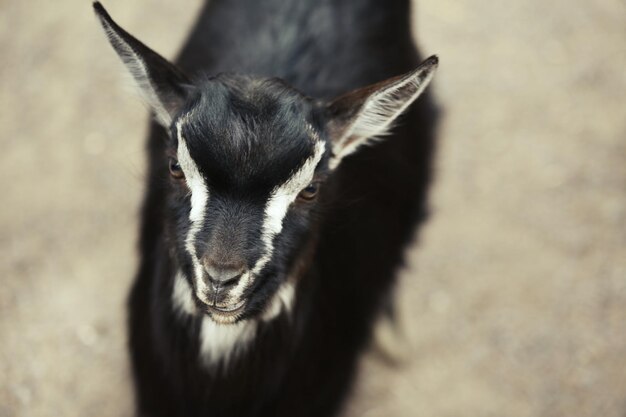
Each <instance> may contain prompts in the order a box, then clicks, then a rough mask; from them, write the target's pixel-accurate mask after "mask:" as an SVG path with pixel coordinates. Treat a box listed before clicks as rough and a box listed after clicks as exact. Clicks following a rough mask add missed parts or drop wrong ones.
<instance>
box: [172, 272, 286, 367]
mask: <svg viewBox="0 0 626 417" xmlns="http://www.w3.org/2000/svg"><path fill="white" fill-rule="evenodd" d="M192 291H193V289H192V288H191V285H190V284H189V282H188V281H187V279H186V278H185V277H184V275H183V273H182V272H181V271H178V273H177V274H176V276H175V277H174V285H173V287H172V304H173V308H174V312H175V313H176V314H177V315H178V316H180V317H182V318H184V319H187V318H190V317H199V318H201V320H202V324H201V329H200V335H199V337H200V340H199V342H200V362H201V363H202V365H204V366H206V367H214V366H215V365H217V364H218V363H222V364H224V365H225V366H228V363H229V362H230V361H231V360H232V359H233V358H235V357H236V356H237V355H238V354H240V353H241V352H243V351H245V349H246V348H247V347H248V345H249V344H250V343H251V342H252V341H253V340H254V337H255V336H256V332H257V327H258V325H259V321H260V320H262V321H264V322H270V321H272V320H274V319H276V318H277V317H278V316H280V314H281V313H282V312H283V311H285V312H287V313H288V314H289V313H291V311H292V309H293V303H294V300H295V286H294V284H293V283H291V282H285V283H284V284H282V285H281V286H280V288H279V289H278V291H277V292H276V294H275V295H274V297H273V298H272V300H271V301H270V302H269V303H268V306H267V308H266V310H265V312H264V313H263V314H262V315H261V316H260V317H259V318H258V319H249V320H243V321H240V322H238V323H231V324H224V323H218V322H216V321H215V320H214V319H212V318H211V317H209V316H208V315H206V314H205V313H203V312H202V311H200V310H199V309H198V308H197V306H196V303H195V301H194V299H193V292H192Z"/></svg>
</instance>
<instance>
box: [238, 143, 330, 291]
mask: <svg viewBox="0 0 626 417" xmlns="http://www.w3.org/2000/svg"><path fill="white" fill-rule="evenodd" d="M312 134H313V141H314V151H313V155H312V156H310V157H309V158H308V159H307V160H306V161H304V164H302V166H301V167H300V169H298V170H297V171H296V172H295V173H294V174H293V175H292V176H291V177H290V178H289V179H288V180H287V181H285V182H284V183H283V184H282V185H281V186H279V187H276V188H275V189H274V191H272V194H271V195H270V198H269V200H268V202H267V204H266V205H265V215H264V217H263V227H262V229H261V240H262V241H263V245H264V248H265V249H264V253H263V255H262V256H261V257H260V258H259V260H258V261H257V262H256V264H255V265H254V267H253V268H252V270H251V271H248V272H246V273H245V274H243V276H242V277H241V280H240V282H239V283H238V284H237V287H235V288H233V289H232V290H231V291H230V295H231V297H232V299H233V300H238V299H239V298H240V297H241V295H242V294H243V292H244V291H245V289H246V288H248V287H249V286H250V284H251V283H252V280H253V278H254V277H255V276H256V275H258V274H259V273H260V272H261V270H262V269H263V267H265V265H267V263H268V262H269V261H270V259H272V255H273V253H274V245H273V241H274V237H275V236H276V235H278V234H279V233H280V232H281V230H282V228H283V220H284V218H285V216H286V215H287V211H288V210H289V206H290V205H291V203H293V202H294V200H295V199H296V198H297V197H298V194H300V191H302V189H303V188H305V187H306V186H307V185H308V184H309V183H310V182H311V181H312V180H313V175H314V174H315V167H317V164H318V163H319V162H320V160H321V159H322V157H323V156H324V150H325V149H326V145H325V144H324V142H322V141H321V140H319V138H318V137H317V135H316V134H315V132H314V131H312Z"/></svg>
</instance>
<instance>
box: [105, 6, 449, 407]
mask: <svg viewBox="0 0 626 417" xmlns="http://www.w3.org/2000/svg"><path fill="white" fill-rule="evenodd" d="M94 8H95V11H96V14H97V16H98V18H99V20H100V22H101V23H102V26H103V28H104V30H105V32H106V35H107V37H108V39H109V41H110V43H111V45H112V46H113V48H114V49H115V51H116V52H117V53H118V54H119V56H120V58H121V59H122V61H123V63H124V64H125V65H126V67H127V68H128V70H129V71H130V73H131V74H132V76H133V77H134V79H135V81H136V82H137V84H138V86H139V89H140V91H141V93H142V96H143V98H144V99H145V101H146V103H147V104H148V105H149V106H150V108H151V110H152V111H153V113H154V115H155V116H156V121H157V122H158V124H153V125H152V128H151V134H150V138H149V142H148V151H149V164H148V173H149V179H148V190H147V194H146V198H145V201H144V206H143V217H142V229H141V242H140V249H141V256H142V257H141V264H140V269H139V273H138V276H137V279H136V281H135V284H134V287H133V289H132V293H131V296H130V301H129V304H130V326H129V328H130V330H129V336H130V348H131V358H132V365H133V375H134V379H135V387H136V397H137V407H138V414H139V415H141V416H214V417H215V416H217V417H227V416H237V417H251V416H256V417H260V416H273V417H281V416H282V417H287V416H288V417H298V416H315V417H320V416H330V415H334V414H336V413H337V412H338V410H339V408H340V405H341V402H342V399H343V398H344V397H345V396H346V394H347V392H348V390H349V387H350V383H351V381H352V379H353V376H354V373H355V368H356V362H357V359H358V357H359V353H360V352H361V350H362V349H363V348H364V346H365V345H366V343H367V341H368V338H369V336H370V333H371V328H372V323H373V321H374V320H375V318H376V316H377V314H379V313H380V311H381V309H382V308H383V306H384V305H386V302H387V299H388V296H389V292H390V289H391V287H392V284H393V281H394V273H395V270H396V269H397V268H398V266H399V265H400V263H401V261H402V252H403V248H404V247H405V246H406V244H407V243H408V242H409V241H410V239H411V237H412V235H413V231H414V229H415V225H416V224H417V223H418V222H419V221H420V220H422V219H423V217H424V213H425V196H426V190H427V186H428V183H429V172H430V159H431V153H432V148H433V129H434V121H435V118H436V111H435V108H434V106H433V105H432V103H431V101H430V100H429V99H428V98H427V97H423V98H422V99H420V100H419V101H418V102H417V103H416V104H415V105H414V106H411V108H410V109H409V106H410V105H411V104H412V103H413V102H414V101H415V100H416V99H417V97H418V96H419V95H420V94H421V93H422V92H423V91H424V89H425V88H426V86H427V85H428V83H429V81H430V80H431V78H432V76H433V74H434V71H435V68H436V67H437V58H436V57H431V58H429V59H427V60H426V61H424V62H423V63H422V64H421V65H419V66H417V63H418V62H419V61H418V55H417V52H416V51H415V49H414V46H413V43H412V40H411V34H410V19H409V16H410V13H409V1H408V0H394V1H389V2H387V1H380V0H352V1H339V0H299V1H289V0H263V1H259V0H211V1H210V2H209V3H208V4H207V5H206V6H205V7H204V9H203V10H202V12H201V14H200V17H199V19H198V21H197V23H196V26H195V28H194V29H193V31H192V33H191V35H190V38H189V39H188V41H187V43H186V46H185V47H184V49H183V51H182V54H181V56H180V58H179V59H178V61H177V65H173V64H171V63H169V62H168V61H166V60H165V59H164V58H162V57H161V56H160V55H158V54H157V53H155V52H153V51H152V50H151V49H149V48H148V47H146V46H145V45H144V44H142V43H141V42H139V41H138V40H137V39H135V38H134V37H133V36H131V35H130V34H129V33H127V32H126V31H125V30H123V29H122V28H121V27H120V26H118V25H117V24H116V23H115V22H114V21H113V20H112V19H111V17H110V16H109V15H108V13H107V12H106V11H105V9H104V8H103V7H102V5H100V3H94ZM412 68H413V69H412ZM233 70H236V71H240V72H241V73H233V72H227V71H233ZM406 71H408V72H406ZM402 72H405V74H404V75H400V76H395V77H393V78H389V77H391V76H394V75H397V74H400V73H402ZM186 73H195V74H197V75H196V77H195V78H189V77H188V76H187V75H186ZM247 74H256V75H247ZM268 76H274V77H280V78H267V77H268ZM385 78H387V80H386V81H380V80H381V79H385ZM377 81H380V82H377ZM374 82H377V83H375V84H372V83H374ZM368 84H370V85H369V86H368V87H361V86H364V85H368ZM357 87H361V88H359V89H356V90H355V88H357ZM350 90H353V91H352V92H349V93H345V92H346V91H350ZM344 93H345V94H344ZM312 97H315V98H312ZM403 113H407V114H406V116H404V117H403V120H402V121H401V122H400V123H398V126H397V127H396V128H394V129H393V130H392V124H393V123H394V121H396V119H398V118H399V116H400V115H401V114H403ZM392 131H393V133H392ZM383 138H384V140H383ZM375 141H380V143H378V144H374V142H375ZM365 144H371V145H372V146H363V145H365ZM168 171H169V173H168ZM168 177H169V178H168Z"/></svg>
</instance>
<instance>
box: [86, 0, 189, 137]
mask: <svg viewBox="0 0 626 417" xmlns="http://www.w3.org/2000/svg"><path fill="white" fill-rule="evenodd" d="M93 8H94V11H95V12H96V16H97V17H98V19H99V20H100V23H101V24H102V27H103V28H104V31H105V33H106V35H107V38H108V39H109V42H110V43H111V46H113V49H115V52H117V54H118V55H119V57H120V58H121V59H122V62H123V63H124V65H126V68H127V69H128V71H129V72H130V73H131V75H132V76H133V78H134V79H135V82H136V83H137V85H138V87H139V91H140V93H141V95H142V98H143V99H144V101H145V102H146V104H147V105H148V106H149V107H150V108H151V109H152V111H153V112H154V113H155V115H156V118H157V121H158V122H159V123H160V124H161V125H163V126H165V127H169V126H170V125H171V123H172V119H173V118H174V116H175V115H176V114H177V113H178V111H179V110H180V109H181V107H182V106H183V104H184V102H185V98H186V95H187V90H188V89H189V86H190V85H191V83H190V82H189V79H188V78H187V76H186V75H185V74H183V72H182V71H181V70H179V69H178V68H177V67H176V66H174V65H173V64H170V63H169V62H168V61H167V60H166V59H165V58H163V57H162V56H161V55H159V54H157V53H156V52H154V51H153V50H152V49H150V48H148V47H147V46H146V45H144V44H143V43H141V42H140V41H138V40H137V39H136V38H134V37H133V36H132V35H131V34H130V33H128V32H126V31H125V30H124V29H122V28H121V27H120V26H119V25H118V24H117V23H115V21H114V20H113V19H112V18H111V16H109V13H108V12H107V11H106V9H105V8H104V7H103V6H102V4H100V3H99V2H97V1H96V2H94V3H93Z"/></svg>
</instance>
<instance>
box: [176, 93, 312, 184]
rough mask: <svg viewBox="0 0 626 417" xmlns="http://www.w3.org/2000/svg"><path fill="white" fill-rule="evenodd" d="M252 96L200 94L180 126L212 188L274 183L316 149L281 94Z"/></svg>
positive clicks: (303, 119) (300, 119)
mask: <svg viewBox="0 0 626 417" xmlns="http://www.w3.org/2000/svg"><path fill="white" fill-rule="evenodd" d="M250 100H252V99H248V100H247V101H246V100H245V98H242V97H235V98H233V97H232V95H231V96H229V95H228V94H226V95H225V94H221V95H220V94H217V95H216V96H215V97H212V98H202V99H201V100H199V102H198V103H197V105H196V106H195V107H194V108H193V110H192V111H191V112H190V113H189V116H188V117H187V118H186V121H185V123H184V124H183V125H182V136H183V138H184V140H185V141H186V144H187V146H188V149H189V152H190V156H191V157H192V159H193V160H194V161H195V163H196V164H197V166H198V168H199V170H200V171H201V172H202V173H203V174H204V176H205V177H206V178H207V179H208V180H209V182H210V183H211V184H212V185H214V186H216V187H224V188H232V187H233V186H238V187H243V186H249V187H254V188H256V189H257V190H258V191H261V190H265V189H269V188H272V187H274V186H276V185H278V184H281V183H282V182H284V181H286V180H287V179H288V178H289V176H290V175H291V174H292V173H293V172H294V171H295V170H296V169H298V168H299V167H300V166H301V165H302V164H303V163H304V161H305V160H307V159H308V158H310V157H311V156H312V155H313V154H314V145H315V140H317V139H316V138H314V137H313V134H312V131H311V128H310V125H309V124H308V122H307V120H306V115H305V114H303V113H302V112H299V111H298V110H297V109H296V108H295V107H297V106H294V105H293V103H292V102H289V101H287V102H286V103H283V102H282V101H284V100H281V99H280V98H278V99H276V98H271V99H270V98H267V97H265V98H264V99H255V100H256V101H254V102H252V101H250ZM266 191H267V190H266Z"/></svg>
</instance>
